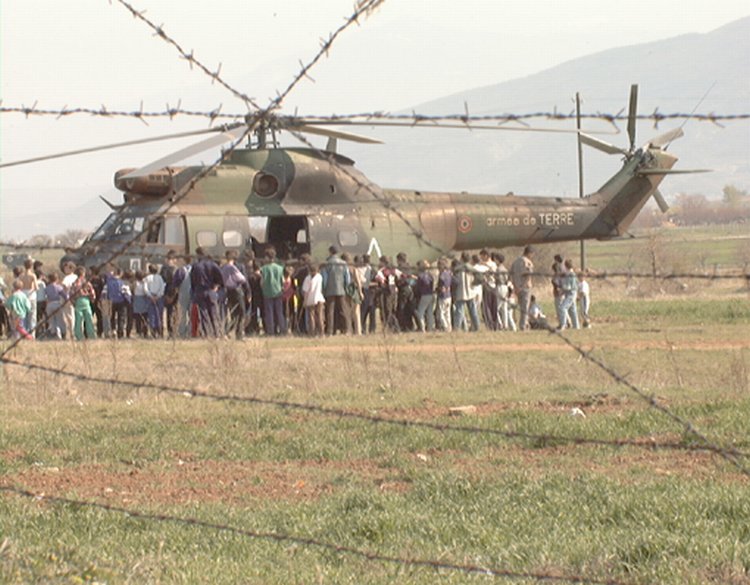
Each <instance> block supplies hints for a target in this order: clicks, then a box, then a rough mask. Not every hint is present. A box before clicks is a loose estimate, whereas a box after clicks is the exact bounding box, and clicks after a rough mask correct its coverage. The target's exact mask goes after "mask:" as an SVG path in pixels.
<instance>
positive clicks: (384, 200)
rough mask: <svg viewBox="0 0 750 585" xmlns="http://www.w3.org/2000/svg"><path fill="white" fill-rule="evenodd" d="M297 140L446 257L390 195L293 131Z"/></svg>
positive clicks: (442, 250)
mask: <svg viewBox="0 0 750 585" xmlns="http://www.w3.org/2000/svg"><path fill="white" fill-rule="evenodd" d="M290 132H291V133H292V134H293V135H294V137H295V138H297V140H299V141H301V142H302V143H303V144H305V145H306V146H307V147H308V148H310V149H312V150H313V152H315V153H316V154H317V155H318V156H320V157H321V158H323V159H324V160H327V161H328V163H329V164H330V165H331V166H332V167H333V168H335V169H336V170H338V171H339V172H340V173H342V174H343V175H345V176H347V177H348V178H349V179H350V180H351V181H353V182H354V183H355V184H356V185H357V188H358V189H363V190H364V191H366V192H367V193H369V194H370V195H371V196H372V198H373V199H375V200H376V201H377V202H378V203H380V204H381V205H382V206H383V207H384V208H385V209H386V210H387V211H389V212H392V213H393V214H394V215H395V216H396V217H397V218H398V219H399V220H401V222H403V224H404V225H405V226H406V227H407V228H408V229H409V231H411V233H412V235H414V237H416V238H417V240H418V241H420V242H422V243H423V244H425V245H426V246H427V247H428V248H432V249H433V250H435V251H436V252H437V253H438V254H441V255H445V254H446V253H447V250H446V249H444V248H443V247H442V246H439V245H437V244H435V243H434V242H432V241H431V240H430V239H429V238H428V237H427V236H425V234H424V232H423V231H422V230H421V229H419V228H418V227H417V226H415V225H414V223H413V222H412V220H411V219H409V218H408V217H407V215H406V214H405V213H402V212H401V210H400V209H399V208H398V205H394V201H393V200H392V199H391V198H390V197H388V195H387V194H386V193H385V192H383V193H379V192H378V191H377V189H375V187H374V186H373V184H372V183H370V182H369V181H363V180H361V179H360V178H359V177H358V176H357V175H355V174H354V173H352V172H351V171H350V170H349V169H347V168H346V167H345V166H344V165H342V164H340V163H339V161H338V160H336V157H335V156H334V155H333V154H331V153H329V152H324V151H322V150H320V149H319V148H317V147H315V146H314V145H313V144H312V143H311V142H310V141H309V140H308V139H307V137H306V136H304V135H303V134H301V133H300V132H297V131H294V130H291V131H290Z"/></svg>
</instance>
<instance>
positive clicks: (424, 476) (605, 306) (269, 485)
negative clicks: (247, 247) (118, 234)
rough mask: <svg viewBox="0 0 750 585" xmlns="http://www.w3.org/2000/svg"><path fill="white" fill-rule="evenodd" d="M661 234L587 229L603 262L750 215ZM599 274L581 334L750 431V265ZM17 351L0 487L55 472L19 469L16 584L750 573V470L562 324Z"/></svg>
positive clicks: (724, 252)
mask: <svg viewBox="0 0 750 585" xmlns="http://www.w3.org/2000/svg"><path fill="white" fill-rule="evenodd" d="M638 235H639V237H638V238H637V239H633V240H629V241H618V242H596V243H591V244H589V246H588V254H589V265H590V266H591V267H592V268H593V269H594V270H595V271H597V272H603V271H609V272H617V271H625V272H627V271H632V272H644V273H650V272H651V270H652V269H653V268H654V266H656V268H657V269H658V271H659V272H662V273H671V272H684V273H688V274H692V273H698V274H706V273H712V272H713V271H718V272H721V271H733V272H742V271H744V270H747V266H748V262H750V246H749V245H748V241H750V238H749V237H748V235H747V233H746V229H744V228H743V226H718V227H710V228H687V229H683V228H681V229H676V230H660V231H658V232H642V233H639V234H638ZM555 251H557V248H556V249H555ZM560 251H562V252H563V253H564V254H565V255H566V256H574V257H575V254H576V253H577V245H574V244H570V245H568V246H563V247H561V248H560ZM550 252H551V251H550ZM511 255H512V252H511ZM541 257H545V256H544V253H543V254H542V255H541ZM45 262H46V263H47V264H48V265H53V264H54V263H55V262H56V260H55V258H54V257H53V256H52V255H48V256H45ZM540 264H541V263H540ZM540 268H544V266H542V265H540ZM6 280H7V278H6ZM592 290H593V294H594V306H593V313H594V316H595V322H594V327H593V328H591V329H588V330H584V331H575V332H570V333H569V334H568V337H569V338H570V340H571V341H572V342H574V343H576V344H580V345H581V346H582V347H583V348H584V349H585V350H586V351H589V352H590V355H591V356H592V357H594V358H596V359H597V360H601V361H602V362H603V363H604V364H606V365H607V366H608V367H610V368H612V369H613V370H615V371H616V372H618V373H619V374H621V375H623V376H626V378H627V380H628V381H629V382H630V383H632V384H635V385H636V386H637V387H638V388H641V389H643V390H644V391H645V392H646V393H647V394H648V396H650V397H651V396H653V398H654V401H655V403H656V404H657V405H658V406H660V407H664V408H666V409H668V410H669V411H670V412H672V413H674V414H675V415H677V416H679V417H682V418H683V419H685V420H689V421H690V422H691V423H692V424H694V425H695V427H696V428H697V429H699V430H700V431H701V432H702V433H704V434H705V435H706V436H707V437H708V438H709V440H710V441H711V442H713V443H715V444H717V445H720V446H722V447H726V448H732V449H737V450H739V451H745V452H750V433H749V432H748V422H747V421H748V420H750V296H749V295H748V287H747V282H743V281H742V280H694V279H670V280H662V279H626V278H608V279H604V280H594V281H592ZM548 292H549V291H547V290H546V288H545V289H544V290H543V291H542V292H541V296H542V298H543V301H546V303H544V302H543V304H544V305H545V309H547V313H548V314H550V313H552V311H551V307H550V306H549V304H550V303H549V300H548V299H547V298H546V297H547V296H548ZM1 347H2V346H0V348H1ZM9 358H10V359H12V360H15V361H19V362H22V363H26V364H36V365H38V366H41V367H42V368H37V369H28V368H24V367H21V366H18V365H11V364H4V365H3V366H2V372H1V377H0V405H2V411H1V412H2V426H0V488H3V489H4V488H16V489H20V490H27V491H28V492H31V493H33V494H37V495H42V494H43V495H44V496H46V497H45V498H30V497H24V496H21V495H18V494H17V493H15V494H14V493H11V492H7V491H6V492H4V493H0V582H2V583H81V582H96V583H239V582H242V583H264V584H265V583H278V584H287V583H391V582H403V583H436V582H439V583H465V582H488V581H492V580H495V581H505V579H504V578H503V575H505V578H507V579H510V578H511V577H513V578H512V581H513V582H519V583H527V582H528V583H536V582H539V581H543V582H546V581H549V580H551V581H552V582H557V581H556V580H562V582H571V581H572V582H578V581H575V579H576V578H578V579H580V581H582V582H587V581H591V582H616V583H674V584H677V583H734V584H741V583H750V479H749V477H748V474H747V473H746V472H743V469H741V468H740V467H738V466H735V465H732V464H731V463H729V462H727V461H726V460H724V459H722V458H721V457H720V456H718V455H716V454H714V453H711V452H707V451H704V450H696V449H694V448H691V447H697V446H698V445H700V444H701V441H700V439H698V438H697V437H696V436H695V435H694V434H691V433H690V432H688V431H686V429H685V428H684V427H683V426H682V425H680V424H679V423H677V422H675V421H673V420H671V419H670V418H669V417H668V416H667V415H665V414H664V413H663V412H660V411H658V410H657V409H655V408H652V407H651V406H650V405H649V403H648V402H647V401H646V400H644V399H643V398H641V397H639V396H637V395H636V394H635V393H633V392H632V391H631V390H629V389H628V388H626V387H625V386H623V385H622V384H619V383H618V382H617V381H616V380H614V379H613V378H612V377H611V376H610V375H609V374H607V373H605V372H604V371H603V370H602V369H600V368H598V367H597V366H595V365H593V364H592V363H590V362H589V361H587V360H586V359H584V358H583V357H582V356H581V355H579V354H578V353H576V352H575V351H573V350H572V349H571V348H570V347H569V346H568V345H566V344H565V342H564V341H563V340H562V339H560V338H559V337H557V336H556V335H552V334H548V333H545V332H531V333H528V334H506V333H495V334H492V333H486V332H485V333H480V334H455V335H444V334H428V335H424V336H418V335H402V336H383V335H376V336H374V337H369V338H358V339H355V338H341V337H334V338H331V339H323V340H315V341H313V340H309V339H297V338H287V339H271V340H268V339H265V338H255V339H251V340H247V341H244V342H235V341H189V342H171V341H163V342H148V341H139V340H132V341H124V342H114V341H104V340H101V341H96V342H87V343H83V344H69V343H49V342H47V343H41V342H39V343H35V344H28V343H24V344H22V345H21V346H19V347H18V348H17V349H16V350H14V351H13V352H12V353H11V355H10V356H9ZM44 368H47V369H44ZM49 369H52V370H63V371H64V372H67V373H68V374H70V375H60V374H59V373H54V372H51V371H49ZM121 382H127V383H121ZM154 386H156V388H154ZM211 396H213V397H214V398H211ZM216 397H224V398H227V397H231V399H222V400H219V399H216ZM468 405H471V406H473V407H475V410H469V411H468V412H466V413H465V414H464V415H463V416H451V413H450V410H449V409H450V408H452V407H457V406H468ZM575 408H578V409H580V411H581V412H583V413H584V414H585V416H580V415H576V416H574V415H573V414H572V412H574V411H573V409H575ZM623 441H625V442H628V443H631V444H628V445H621V446H617V444H618V442H620V443H621V442H623ZM654 445H662V447H660V448H653V446H654ZM664 445H671V446H672V447H673V448H668V447H667V446H664ZM674 447H686V448H684V449H683V448H674ZM741 465H742V466H744V469H747V467H750V459H745V458H742V459H741ZM51 497H64V498H69V499H71V500H76V501H79V502H88V503H93V504H96V506H90V505H86V504H82V503H77V504H73V503H62V502H55V501H54V500H50V499H47V498H51ZM106 507H110V508H113V509H106ZM123 510H129V511H130V512H131V513H130V514H126V513H125V512H124V511H123ZM180 519H183V520H187V521H188V522H185V521H182V522H181V521H180ZM414 560H421V561H428V563H426V564H425V563H421V564H420V563H415V562H412V561H414ZM437 564H440V565H441V566H442V568H441V567H438V566H436V565H437ZM462 567H463V568H462ZM471 568H474V569H482V570H483V572H482V571H480V572H470V571H469V569H471Z"/></svg>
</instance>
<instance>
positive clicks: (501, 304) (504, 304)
mask: <svg viewBox="0 0 750 585" xmlns="http://www.w3.org/2000/svg"><path fill="white" fill-rule="evenodd" d="M495 263H496V264H497V270H496V271H495V285H496V287H497V288H496V290H497V319H498V327H499V328H501V329H504V330H506V331H509V330H511V327H510V321H511V319H509V315H510V285H509V283H510V275H509V274H508V269H507V268H506V267H505V256H504V255H503V254H498V255H497V256H496V257H495Z"/></svg>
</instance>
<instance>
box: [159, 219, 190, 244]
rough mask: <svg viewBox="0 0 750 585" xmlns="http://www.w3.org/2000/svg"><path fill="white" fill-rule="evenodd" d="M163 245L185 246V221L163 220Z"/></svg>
mask: <svg viewBox="0 0 750 585" xmlns="http://www.w3.org/2000/svg"><path fill="white" fill-rule="evenodd" d="M164 244H166V245H167V246H184V245H185V220H184V218H183V217H181V216H180V217H174V216H171V217H170V216H167V217H165V218H164Z"/></svg>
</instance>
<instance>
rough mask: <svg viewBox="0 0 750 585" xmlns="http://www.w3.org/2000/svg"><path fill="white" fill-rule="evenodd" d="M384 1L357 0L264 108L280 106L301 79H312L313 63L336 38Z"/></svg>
mask: <svg viewBox="0 0 750 585" xmlns="http://www.w3.org/2000/svg"><path fill="white" fill-rule="evenodd" d="M384 3H385V0H358V2H357V3H356V4H355V6H354V12H352V14H351V15H350V16H349V17H348V18H346V19H344V23H343V24H342V25H341V26H339V27H338V28H337V29H336V30H335V31H333V32H332V33H330V34H329V35H328V38H327V39H321V40H320V50H319V51H318V52H317V54H316V55H315V56H314V57H313V58H312V59H311V60H310V61H308V62H307V63H306V64H303V63H302V61H300V66H301V69H300V71H299V72H298V73H297V75H295V77H294V78H293V79H292V81H291V83H290V84H289V85H288V86H287V88H286V89H285V90H284V91H282V92H281V93H279V94H278V95H277V96H276V97H275V98H274V99H273V100H272V101H271V103H270V104H269V106H268V108H266V110H267V111H268V112H271V111H274V110H276V109H278V108H280V107H281V104H282V102H283V101H284V100H285V99H286V97H287V96H288V95H289V94H290V93H291V92H292V91H293V90H294V88H295V87H296V86H297V84H299V82H300V81H302V79H305V78H307V79H310V80H311V81H312V78H311V77H310V76H309V73H310V70H311V69H312V68H313V67H315V65H316V64H317V63H318V62H319V61H320V60H321V59H322V58H323V56H325V55H327V54H328V52H329V51H330V50H331V47H332V46H333V44H334V43H335V42H336V39H337V38H338V37H339V36H340V35H341V34H342V33H343V32H344V31H345V30H346V29H348V28H349V27H350V26H352V25H353V24H355V23H356V24H359V19H360V17H362V16H367V15H369V14H371V13H372V12H373V11H374V10H375V9H376V8H378V7H379V6H381V5H382V4H384Z"/></svg>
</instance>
